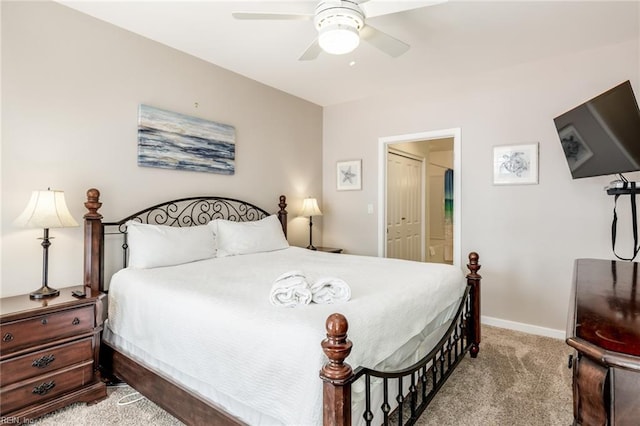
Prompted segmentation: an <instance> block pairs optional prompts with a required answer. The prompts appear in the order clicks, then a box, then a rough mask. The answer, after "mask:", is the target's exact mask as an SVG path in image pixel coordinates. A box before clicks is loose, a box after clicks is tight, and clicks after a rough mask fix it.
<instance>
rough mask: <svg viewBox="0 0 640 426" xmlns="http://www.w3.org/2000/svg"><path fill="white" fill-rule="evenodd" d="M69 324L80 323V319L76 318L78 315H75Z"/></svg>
mask: <svg viewBox="0 0 640 426" xmlns="http://www.w3.org/2000/svg"><path fill="white" fill-rule="evenodd" d="M71 324H73V325H78V324H80V319H78V317H75V318H74V319H73V321H71Z"/></svg>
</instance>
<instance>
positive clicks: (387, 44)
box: [360, 25, 411, 58]
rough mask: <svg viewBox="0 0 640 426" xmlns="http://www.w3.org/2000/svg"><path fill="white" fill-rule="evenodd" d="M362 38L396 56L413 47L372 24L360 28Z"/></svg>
mask: <svg viewBox="0 0 640 426" xmlns="http://www.w3.org/2000/svg"><path fill="white" fill-rule="evenodd" d="M360 38H361V39H362V40H365V41H367V42H369V43H371V44H372V45H374V46H375V47H377V48H378V49H380V50H382V51H383V52H384V53H386V54H387V55H389V56H392V57H394V58H397V57H398V56H400V55H402V54H403V53H405V52H406V51H407V50H409V48H410V47H411V46H409V45H408V44H407V43H405V42H403V41H400V40H398V39H397V38H394V37H391V36H390V35H389V34H386V33H383V32H382V31H380V30H378V29H375V28H373V27H372V26H371V25H365V26H364V27H363V28H362V29H361V30H360Z"/></svg>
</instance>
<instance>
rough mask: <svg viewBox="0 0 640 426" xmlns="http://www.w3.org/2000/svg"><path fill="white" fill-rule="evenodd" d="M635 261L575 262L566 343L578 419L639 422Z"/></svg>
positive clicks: (639, 313) (639, 312) (639, 314)
mask: <svg viewBox="0 0 640 426" xmlns="http://www.w3.org/2000/svg"><path fill="white" fill-rule="evenodd" d="M637 293H638V263H630V262H618V261H613V260H599V259H578V260H576V262H575V270H574V283H573V290H572V295H571V297H572V300H571V309H570V313H569V320H568V324H567V343H568V344H569V345H570V346H571V347H573V348H575V350H576V356H575V357H573V359H572V360H571V359H570V362H569V364H570V366H571V364H573V413H574V424H578V425H619V426H622V425H634V426H635V425H639V424H640V297H639V296H638V295H637Z"/></svg>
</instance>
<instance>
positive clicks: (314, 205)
mask: <svg viewBox="0 0 640 426" xmlns="http://www.w3.org/2000/svg"><path fill="white" fill-rule="evenodd" d="M300 216H309V245H308V246H307V248H308V249H309V250H315V249H316V248H315V247H314V246H313V231H312V227H313V216H322V212H321V211H320V208H319V207H318V200H316V199H315V198H305V199H304V201H303V202H302V210H301V211H300Z"/></svg>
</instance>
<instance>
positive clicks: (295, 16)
mask: <svg viewBox="0 0 640 426" xmlns="http://www.w3.org/2000/svg"><path fill="white" fill-rule="evenodd" d="M231 15H232V16H233V17H234V18H236V19H261V20H274V21H308V20H311V19H313V14H309V13H275V12H273V13H271V12H232V13H231Z"/></svg>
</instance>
